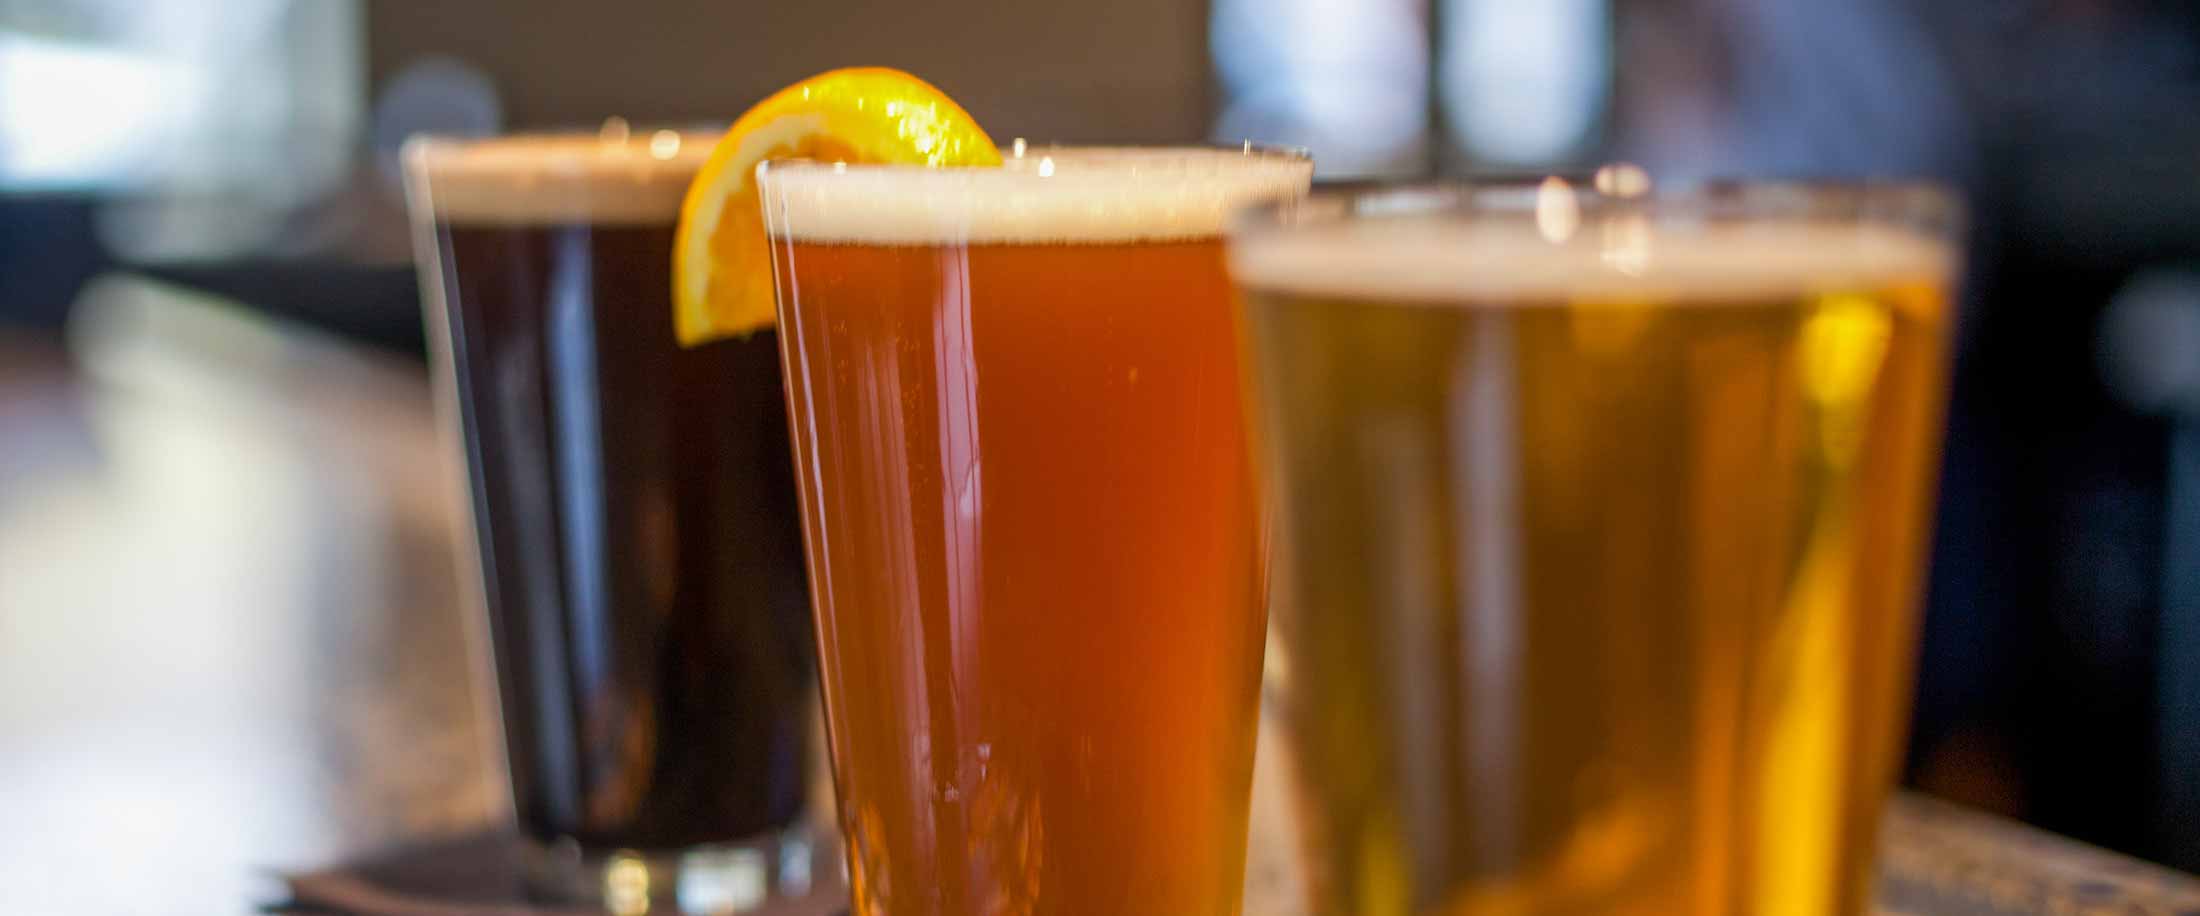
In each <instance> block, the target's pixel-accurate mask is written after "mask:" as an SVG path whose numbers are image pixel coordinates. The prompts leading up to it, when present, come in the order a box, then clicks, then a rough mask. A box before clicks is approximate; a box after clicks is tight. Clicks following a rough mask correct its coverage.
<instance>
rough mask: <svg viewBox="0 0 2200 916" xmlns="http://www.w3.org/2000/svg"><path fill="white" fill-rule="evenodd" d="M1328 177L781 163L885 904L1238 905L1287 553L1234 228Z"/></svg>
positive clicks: (946, 913) (1141, 158) (783, 308)
mask: <svg viewBox="0 0 2200 916" xmlns="http://www.w3.org/2000/svg"><path fill="white" fill-rule="evenodd" d="M1310 173H1311V166H1310V163H1309V162H1308V160H1306V159H1305V158H1304V157H1303V156H1299V155H1294V154H1288V153H1278V152H1268V151H1256V150H1243V151H1241V150H1237V149H1229V150H1207V149H1152V150H1131V149H1072V148H1062V149H1030V150H1026V151H1023V154H1022V155H1021V156H1014V157H1011V158H1010V159H1009V161H1008V163H1007V164H1006V165H1005V166H1004V167H1003V168H999V169H924V168H915V167H893V166H860V165H838V164H828V163H770V164H767V165H766V166H765V167H764V168H763V169H762V170H761V171H760V173H759V174H760V179H759V189H760V192H761V195H762V199H763V205H764V208H765V224H766V226H767V228H768V230H769V232H770V235H771V245H772V250H773V261H774V269H775V273H776V280H777V283H778V294H779V302H778V305H779V333H780V340H781V344H782V349H783V351H784V360H785V367H786V378H787V392H788V403H789V408H790V415H791V417H792V418H793V430H794V434H793V440H794V451H795V464H796V468H797V476H798V478H799V484H800V492H801V500H802V518H803V525H804V534H805V536H806V542H807V545H808V550H809V554H808V556H809V568H810V571H811V582H812V583H813V587H812V595H813V598H814V603H815V606H816V608H817V611H818V617H817V635H818V647H819V660H820V662H821V665H822V667H821V673H822V678H823V685H824V691H825V705H826V718H827V723H828V734H829V735H830V738H831V746H832V754H833V763H834V775H835V785H836V788H837V790H838V793H839V800H840V817H841V823H842V829H843V831H844V832H845V835H846V841H847V846H848V857H849V872H850V880H851V890H852V893H853V894H854V897H855V905H856V907H857V910H856V912H857V913H859V914H865V916H884V914H888V913H891V914H893V916H926V914H941V916H966V914H974V913H1030V914H1116V913H1125V914H1128V913H1139V914H1147V913H1172V914H1229V913H1235V912H1236V911H1237V905H1238V896H1239V892H1240V885H1241V882H1242V880H1243V865H1244V855H1245V830H1246V808H1247V801H1248V792H1249V785H1250V784H1249V779H1250V775H1251V767H1252V760H1253V757H1252V750H1253V739H1254V731H1255V723H1256V711H1257V710H1256V703H1257V698H1258V681H1259V673H1260V663H1261V649H1262V639H1263V632H1264V630H1263V628H1264V625H1265V616H1264V606H1263V598H1264V580H1263V574H1264V553H1263V538H1262V527H1261V524H1260V517H1259V501H1258V497H1257V494H1256V491H1255V486H1254V481H1253V477H1252V471H1251V466H1250V456H1249V454H1248V448H1247V438H1246V433H1245V425H1244V422H1243V413H1242V400H1241V398H1242V394H1241V391H1240V387H1241V384H1240V382H1241V380H1240V372H1239V364H1238V358H1237V352H1236V326H1235V319H1234V314H1233V308H1232V303H1231V292H1230V288H1229V283H1228V280H1227V278H1226V276H1225V273H1224V266H1223V259H1222V244H1221V239H1220V231H1221V224H1222V221H1223V219H1224V218H1225V216H1226V215H1227V214H1228V213H1229V212H1230V211H1231V210H1232V209H1233V208H1235V207H1236V206H1238V205H1240V204H1245V203H1249V202H1252V201H1256V200H1260V199H1265V198H1272V197H1278V196H1295V195H1297V194H1300V193H1303V192H1304V190H1305V188H1306V186H1307V183H1308V180H1309V176H1310Z"/></svg>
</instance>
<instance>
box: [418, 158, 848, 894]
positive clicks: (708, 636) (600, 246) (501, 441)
mask: <svg viewBox="0 0 2200 916" xmlns="http://www.w3.org/2000/svg"><path fill="white" fill-rule="evenodd" d="M715 140H716V137H715V136H708V135H694V134H684V135H683V134H676V133H673V132H670V131H662V132H655V133H651V134H647V135H641V134H636V135H634V136H632V137H631V138H630V137H629V136H628V135H627V133H626V132H625V131H624V130H618V131H613V132H607V133H606V134H605V135H602V136H599V135H594V134H589V135H559V136H523V137H503V138H495V139H486V140H442V139H431V140H421V141H415V142H413V143H411V144H409V145H408V146H407V149H406V155H405V166H406V180H407V184H408V186H409V190H410V195H411V198H412V212H413V219H414V223H415V227H416V228H415V235H416V239H417V242H418V248H419V252H420V260H421V265H422V287H423V293H424V297H425V299H426V300H427V302H428V325H429V334H430V338H431V339H432V340H433V341H435V342H436V344H437V345H436V347H435V348H434V349H435V354H434V355H435V357H436V360H435V361H436V366H435V370H436V372H437V373H438V384H439V387H440V388H441V389H442V391H443V392H444V394H445V397H444V400H445V405H444V407H445V415H446V418H447V419H449V420H451V421H452V425H453V426H455V427H456V428H457V429H458V430H459V432H460V435H458V436H457V437H455V438H457V439H458V440H459V441H460V442H462V443H463V448H464V452H465V459H466V464H467V468H468V470H469V480H470V484H471V487H470V489H471V495H472V500H471V510H472V512H471V518H472V526H473V532H472V533H473V535H474V544H475V545H477V548H478V550H477V552H478V555H479V558H480V572H481V577H480V580H479V581H480V583H481V586H482V595H483V597H484V599H485V604H486V607H487V610H488V617H489V627H488V631H489V635H490V637H491V638H490V642H491V644H492V646H493V648H494V656H495V657H494V667H495V669H496V680H497V683H498V687H499V691H498V693H499V696H500V699H501V704H500V705H501V712H502V721H503V732H504V743H505V748H506V751H507V755H506V758H507V761H508V764H509V769H510V772H511V781H512V796H513V803H514V807H515V809H516V813H517V816H518V821H519V827H520V832H521V834H522V835H523V837H524V838H525V840H526V841H527V866H528V875H529V881H530V886H531V889H532V890H534V891H535V892H536V893H537V894H539V895H542V896H546V897H551V898H575V899H592V898H600V897H602V898H605V899H606V900H607V902H610V903H612V904H614V906H613V908H614V909H619V910H621V911H622V912H624V911H628V910H631V909H632V908H633V905H635V904H636V903H642V904H646V902H647V900H648V899H649V898H651V897H660V898H661V897H666V896H669V895H673V894H675V893H677V892H679V889H680V886H681V877H682V873H683V871H685V872H695V871H696V870H697V869H702V870H703V876H702V879H703V880H704V882H705V884H706V885H707V884H711V883H713V882H716V883H718V884H724V883H726V882H733V883H734V884H736V885H741V884H744V883H753V882H756V881H758V880H768V878H766V877H765V876H764V874H763V873H764V872H767V871H769V866H770V864H771V863H772V862H774V861H776V859H777V856H778V855H779V854H780V853H781V852H782V851H783V850H782V849H781V847H780V846H779V845H778V841H777V840H776V839H775V837H777V836H779V835H780V833H781V831H782V830H783V829H784V828H789V827H791V826H793V825H794V824H795V823H796V821H797V819H798V818H799V817H800V815H801V813H802V806H803V800H804V797H805V787H806V772H807V765H806V761H807V759H808V757H809V754H808V747H809V735H810V730H811V728H812V724H811V723H812V722H813V721H814V712H813V711H812V710H813V708H814V707H813V702H814V701H813V697H814V696H815V690H814V687H813V684H814V673H813V672H814V663H813V658H814V654H813V653H814V647H813V643H812V640H811V637H810V633H809V630H810V617H809V606H808V595H807V590H806V586H805V582H804V578H803V568H802V553H801V548H802V545H801V532H800V523H799V522H798V521H797V520H796V515H795V512H796V503H795V495H794V480H793V473H792V469H791V467H790V465H789V461H788V451H787V426H786V423H787V420H786V410H785V400H784V395H783V394H782V392H781V390H780V381H779V346H778V340H777V338H776V337H775V336H774V335H773V334H772V332H770V331H769V330H766V331H763V332H760V333H758V334H755V335H752V336H748V337H743V338H738V339H728V340H717V341H712V342H709V343H705V344H702V345H700V346H695V347H682V346H681V345H680V344H679V343H677V342H676V341H675V339H674V336H673V314H672V294H671V290H672V280H671V264H672V237H673V227H674V223H675V221H676V219H677V217H678V214H679V208H680V200H681V196H682V194H684V193H685V191H686V190H687V185H688V182H689V180H690V179H691V178H692V177H693V175H694V173H695V171H696V169H697V168H698V167H699V166H700V165H701V163H702V161H703V159H704V157H705V156H707V155H708V154H709V151H710V148H711V145H712V143H713V142H715ZM743 863H748V864H747V865H745V866H744V864H743ZM613 866H617V867H616V868H614V867H613ZM743 868H746V869H747V870H749V871H755V872H757V873H756V874H733V873H727V874H715V875H714V874H713V873H714V872H720V871H725V870H726V869H734V870H736V871H739V870H742V869H743ZM607 894H608V895H609V896H608V897H605V895H607ZM622 895H623V897H624V898H636V897H638V898H639V899H638V900H636V899H624V900H623V902H622V899H621V898H622ZM691 896H692V895H691ZM703 896H704V897H705V898H710V897H711V894H709V893H705V894H704V895H703Z"/></svg>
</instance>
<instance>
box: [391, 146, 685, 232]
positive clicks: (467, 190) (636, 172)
mask: <svg viewBox="0 0 2200 916" xmlns="http://www.w3.org/2000/svg"><path fill="white" fill-rule="evenodd" d="M717 142H718V136H717V135H716V134H709V133H693V132H671V131H634V132H632V133H626V132H623V131H622V132H619V133H607V134H604V135H598V134H579V133H576V134H539V135H516V136H509V137H496V138H491V139H483V140H459V139H441V138H434V139H422V140H415V141H413V142H411V143H408V144H406V146H405V152H404V159H405V169H406V172H407V176H408V179H409V181H410V182H411V183H412V185H413V188H412V194H413V195H414V197H415V199H418V198H419V197H420V195H421V194H423V193H425V195H426V202H427V204H428V206H429V207H431V208H433V210H434V212H435V215H436V218H437V219H440V220H445V221H450V222H464V223H495V224H506V225H539V224H545V223H575V222H590V223H620V224H636V223H668V222H671V221H672V220H673V219H674V218H676V217H678V216H679V213H680V201H681V198H683V197H684V196H686V194H687V188H688V182H689V181H691V180H692V179H694V177H695V173H696V171H697V170H699V169H701V168H702V166H703V161H704V160H705V159H707V158H709V157H710V151H711V147H712V146H714V145H716V144H717Z"/></svg>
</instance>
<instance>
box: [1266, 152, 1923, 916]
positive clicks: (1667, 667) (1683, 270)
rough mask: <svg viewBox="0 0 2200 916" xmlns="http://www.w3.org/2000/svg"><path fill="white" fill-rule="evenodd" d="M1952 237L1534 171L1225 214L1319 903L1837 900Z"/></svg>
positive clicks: (1879, 721) (1891, 700) (1907, 574)
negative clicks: (1231, 232)
mask: <svg viewBox="0 0 2200 916" xmlns="http://www.w3.org/2000/svg"><path fill="white" fill-rule="evenodd" d="M1633 174H1634V178H1633V180H1632V181H1619V182H1607V184H1608V185H1611V184H1616V185H1617V186H1618V187H1619V188H1621V189H1623V190H1630V191H1632V190H1640V186H1639V182H1640V177H1639V173H1633ZM1630 185H1632V187H1630ZM1952 209H1953V208H1952V205H1951V204H1950V203H1948V202H1947V201H1946V200H1945V199H1944V198H1943V197H1942V196H1941V195H1939V194H1937V193H1935V192H1932V191H1930V190H1920V189H1897V188H1884V189H1874V188H1829V187H1793V186H1752V185H1740V186H1733V187H1725V188H1719V189H1706V190H1702V191H1699V192H1691V193H1675V194H1667V195H1662V196H1661V195H1655V194H1645V195H1637V196H1619V195H1613V196H1605V195H1600V194H1597V193H1593V192H1588V191H1577V190H1576V189H1575V188H1573V187H1571V186H1569V185H1567V184H1566V183H1564V182H1560V181H1551V182H1547V183H1545V184H1543V185H1542V186H1540V187H1538V186H1535V185H1527V186H1494V187H1480V188H1464V189H1449V190H1445V189H1422V190H1377V191H1370V192H1367V193H1364V194H1361V195H1357V196H1354V195H1341V196H1335V197H1317V198H1315V199H1313V200H1311V201H1309V202H1308V203H1307V204H1306V205H1305V206H1304V207H1302V208H1299V209H1296V210H1291V211H1282V210H1277V211H1271V212H1268V213H1265V214H1262V215H1258V216H1255V217H1253V218H1251V219H1249V220H1248V221H1247V222H1244V223H1241V224H1240V225H1239V227H1238V229H1239V232H1238V234H1237V235H1236V236H1235V237H1234V239H1233V246H1232V253H1231V254H1232V267H1233V271H1234V273H1235V277H1236V280H1237V281H1238V282H1239V283H1240V284H1241V285H1242V287H1243V288H1244V290H1245V293H1246V296H1247V300H1248V302H1247V312H1246V322H1247V341H1248V344H1249V351H1250V356H1249V359H1250V361H1251V362H1252V364H1253V365H1254V368H1255V371H1256V376H1257V381H1256V386H1257V388H1258V394H1259V396H1258V398H1257V402H1258V405H1259V407H1258V416H1259V423H1258V424H1257V426H1258V428H1260V429H1261V430H1262V431H1263V434H1264V442H1265V443H1266V445H1267V447H1266V448H1265V449H1264V451H1265V452H1266V453H1267V456H1268V459H1269V461H1268V467H1269V468H1270V470H1271V472H1272V474H1273V480H1274V482H1275V490H1276V493H1277V495H1278V498H1279V501H1280V503H1281V506H1280V509H1279V535H1280V537H1279V546H1278V557H1279V570H1278V575H1277V590H1278V594H1277V596H1276V602H1275V618H1276V621H1275V622H1276V635H1277V641H1276V643H1275V644H1274V648H1273V649H1272V653H1271V654H1272V656H1273V657H1272V658H1271V678H1272V680H1271V686H1273V687H1274V688H1276V691H1277V696H1278V697H1279V703H1278V705H1279V706H1280V707H1281V716H1280V718H1281V721H1282V722H1283V723H1284V728H1283V729H1281V731H1283V732H1284V734H1281V735H1277V734H1270V735H1266V736H1264V738H1273V739H1277V740H1282V741H1284V742H1286V746H1287V748H1288V750H1289V754H1288V755H1287V756H1288V758H1289V760H1290V761H1291V763H1292V767H1291V769H1292V772H1293V773H1294V774H1295V779H1296V782H1297V785H1298V786H1299V790H1300V791H1299V792H1298V793H1297V794H1296V797H1297V798H1299V799H1301V800H1302V802H1303V803H1302V804H1301V805H1300V807H1299V809H1298V814H1299V816H1300V821H1299V824H1298V827H1299V829H1300V834H1301V848H1302V850H1303V851H1304V854H1305V863H1306V865H1307V883H1308V885H1309V887H1310V893H1311V896H1312V904H1313V906H1312V909H1313V911H1314V912H1315V913H1318V914H1324V916H1333V914H1355V916H1393V914H1436V913H1441V914H1447V916H1480V914H1506V916H1518V914H1637V913H1639V914H1673V913H1688V914H1756V916H1764V914H1850V916H1853V914H1858V913H1862V912H1864V909H1865V906H1866V903H1867V901H1868V900H1869V895H1870V892H1871V884H1870V880H1869V877H1870V874H1871V868H1872V858H1873V843H1874V836H1875V833H1876V829H1877V826H1878V823H1879V813H1880V809H1881V807H1882V805H1883V803H1884V802H1885V799H1886V795H1887V792H1888V788H1889V784H1890V781H1891V779H1892V777H1893V775H1894V772H1895V767H1896V764H1897V760H1898V758H1899V756H1900V748H1901V746H1902V736H1903V730H1902V726H1903V724H1904V721H1905V719H1906V716H1907V710H1908V693H1909V690H1910V682H1911V666H1912V656H1913V653H1914V630H1915V626H1916V621H1915V618H1916V612H1917V606H1918V600H1919V596H1920V593H1921V572H1922V570H1923V569H1924V564H1925V559H1926V547H1927V542H1928V533H1929V531H1930V527H1931V526H1930V524H1929V516H1930V512H1931V508H1932V504H1933V490H1934V486H1933V485H1934V479H1935V472H1936V469H1937V466H1938V462H1937V456H1938V452H1939V446H1940V439H1941V427H1940V421H1941V411H1942V403H1943V400H1944V398H1945V384H1944V375H1945V368H1944V364H1945V359H1946V355H1947V350H1948V343H1949V341H1948V329H1949V308H1950V305H1949V301H1950V299H1949V297H1950V288H1951V284H1952V282H1953V280H1954V277H1955V261H1956V259H1955V255H1954V253H1953V251H1952V249H1951V246H1950V243H1949V241H1948V239H1949V237H1950V224H1951V222H1952V221H1953V219H1954V216H1953V213H1952Z"/></svg>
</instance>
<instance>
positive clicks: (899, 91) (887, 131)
mask: <svg viewBox="0 0 2200 916" xmlns="http://www.w3.org/2000/svg"><path fill="white" fill-rule="evenodd" d="M769 159H816V160H821V161H825V162H853V163H905V164H909V165H926V166H997V165H1000V164H1001V151H1000V150H998V149H996V148H994V146H993V140H992V138H990V137H987V136H986V135H985V131H983V130H980V129H979V128H978V122H977V121H976V120H975V119H973V118H971V117H970V113H969V112H967V111H964V110H963V109H962V106H960V105H957V104H955V100H953V99H950V98H948V97H947V95H946V93H943V92H941V91H939V90H938V89H935V88H933V87H932V85H931V84H930V83H927V82H925V81H923V80H920V79H918V78H916V77H914V76H910V75H909V74H907V73H903V72H901V71H899V70H892V69H888V68H885V67H853V68H849V69H845V70H833V71H830V72H827V73H821V74H818V75H817V76H813V77H810V78H809V79H806V80H803V81H802V82H799V83H796V84H794V85H792V86H789V87H787V88H785V89H782V90H780V91H779V92H778V93H777V94H776V95H773V96H772V97H771V98H768V99H765V100H764V101H763V102H761V103H759V104H758V105H757V106H756V107H754V108H751V109H749V110H748V113H747V114H744V115H742V116H741V120H739V121H735V122H734V124H733V129H731V130H728V131H727V132H726V136H725V138H724V139H722V140H719V141H718V146H717V148H715V149H713V150H712V151H711V154H710V158H709V159H708V160H706V161H705V162H704V163H703V168H702V171H700V172H697V173H696V175H695V182H694V183H693V184H691V185H689V186H688V192H687V200H686V202H684V203H683V204H681V206H680V228H679V232H678V234H677V235H676V236H675V237H674V239H673V248H672V301H673V327H674V330H675V332H676V333H677V334H678V336H679V338H680V343H681V344H682V345H684V346H694V345H696V344H700V343H703V342H706V341H710V340H716V339H718V338H721V337H732V336H738V335H742V334H747V333H749V332H751V331H755V330H757V329H760V328H768V327H771V326H772V320H773V318H772V316H773V309H772V266H771V250H770V248H769V247H768V242H767V240H766V239H765V238H764V216H763V212H762V209H761V208H760V207H759V205H758V203H757V199H756V166H757V164H758V163H760V162H764V161H765V160H769Z"/></svg>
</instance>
